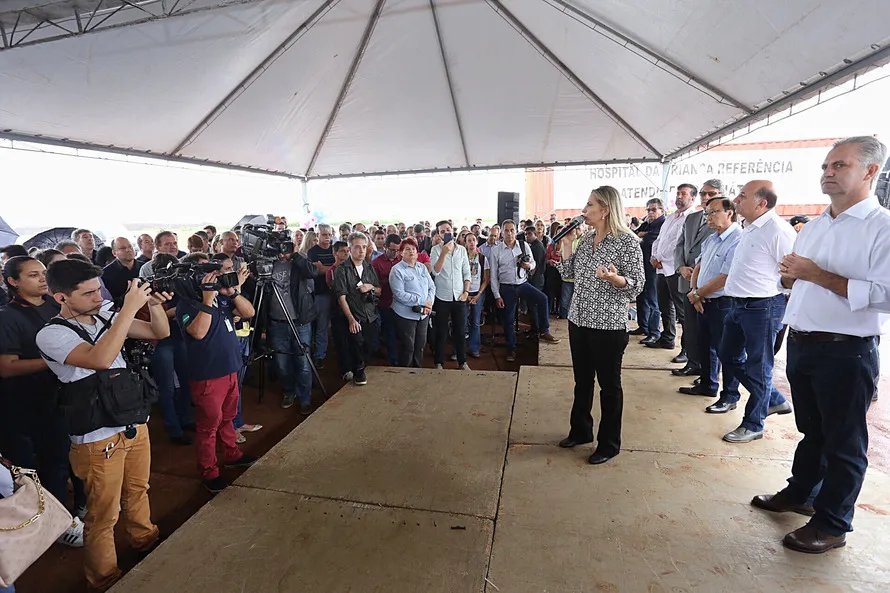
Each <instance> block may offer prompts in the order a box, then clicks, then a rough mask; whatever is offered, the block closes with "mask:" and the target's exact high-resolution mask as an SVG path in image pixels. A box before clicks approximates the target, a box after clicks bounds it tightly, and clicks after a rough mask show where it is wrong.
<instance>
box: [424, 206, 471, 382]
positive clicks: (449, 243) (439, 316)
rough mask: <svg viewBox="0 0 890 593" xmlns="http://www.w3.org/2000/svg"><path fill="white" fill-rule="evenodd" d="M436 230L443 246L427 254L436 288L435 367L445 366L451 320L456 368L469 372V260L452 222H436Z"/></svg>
mask: <svg viewBox="0 0 890 593" xmlns="http://www.w3.org/2000/svg"><path fill="white" fill-rule="evenodd" d="M436 230H438V231H439V234H440V235H441V236H442V243H440V244H438V245H436V246H434V247H433V248H432V250H431V251H430V261H431V262H432V264H433V280H434V282H435V285H436V300H435V302H434V303H433V311H435V312H436V316H435V317H434V318H433V325H434V329H435V342H434V344H435V346H436V347H435V351H434V354H435V361H436V368H437V369H441V368H443V367H444V364H445V342H446V341H447V339H448V320H449V318H450V319H451V339H452V340H453V344H454V352H455V353H456V354H457V364H458V366H459V367H460V368H461V369H463V370H465V371H468V370H470V366H469V365H468V364H467V349H466V329H467V299H468V298H469V296H470V260H469V259H468V258H467V250H466V249H465V248H464V247H463V246H462V245H458V244H457V241H455V238H454V233H453V231H452V228H451V223H450V222H448V221H447V220H442V221H439V223H438V224H436Z"/></svg>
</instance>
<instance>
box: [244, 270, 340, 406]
mask: <svg viewBox="0 0 890 593" xmlns="http://www.w3.org/2000/svg"><path fill="white" fill-rule="evenodd" d="M256 284H257V290H256V294H255V295H254V298H253V308H254V311H255V313H254V318H255V319H257V320H260V319H261V317H260V308H261V307H262V306H263V297H264V295H265V292H266V287H267V286H271V287H272V294H273V295H274V297H275V299H276V300H277V301H278V305H279V306H280V307H281V310H282V311H287V307H286V306H285V304H284V298H283V297H282V296H281V291H280V290H278V287H277V286H275V283H274V282H272V278H271V277H269V276H259V277H257V279H256ZM285 317H287V325H288V327H289V328H290V331H291V334H292V335H293V336H294V340H295V341H296V343H297V347H298V348H299V349H300V355H301V356H305V357H306V362H308V363H309V368H310V369H312V374H313V375H314V376H315V380H316V382H317V383H318V386H319V387H320V388H321V392H322V393H323V394H324V397H325V399H327V398H328V392H327V390H326V389H325V387H324V383H323V382H322V380H321V377H320V376H319V374H318V369H316V368H315V364H314V363H313V362H312V356H310V355H309V352H308V351H307V350H306V346H304V345H303V342H301V341H300V335H299V332H297V326H296V325H294V320H293V319H291V318H290V316H289V315H285ZM265 329H266V328H262V329H261V328H260V325H259V321H258V323H257V324H256V325H255V326H254V340H253V345H252V347H251V353H254V352H257V351H260V352H261V354H256V355H254V356H253V358H251V359H250V360H249V361H248V362H247V363H246V365H245V366H244V367H242V370H246V368H247V365H252V364H254V363H257V362H258V363H259V385H258V386H257V391H258V394H259V396H258V399H259V401H260V402H261V403H262V401H263V398H264V395H265V387H266V362H265V361H266V359H271V358H272V356H273V355H275V354H288V355H293V354H295V353H294V352H282V351H276V350H274V349H269V350H266V349H265V348H262V349H257V348H256V343H257V341H258V340H261V339H262V338H261V336H262V333H263V330H265Z"/></svg>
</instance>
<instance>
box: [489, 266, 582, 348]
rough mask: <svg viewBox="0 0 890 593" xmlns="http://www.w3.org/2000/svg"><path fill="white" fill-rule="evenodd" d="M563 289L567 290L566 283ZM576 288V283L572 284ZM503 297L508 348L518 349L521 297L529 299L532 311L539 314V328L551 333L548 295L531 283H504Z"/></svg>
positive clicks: (544, 332) (542, 331) (505, 334)
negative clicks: (517, 313)
mask: <svg viewBox="0 0 890 593" xmlns="http://www.w3.org/2000/svg"><path fill="white" fill-rule="evenodd" d="M562 286H563V291H565V286H566V285H565V284H563V285H562ZM572 287H573V288H574V285H572ZM501 298H502V299H504V336H505V337H506V338H507V349H508V350H516V327H515V324H514V321H515V320H516V301H518V300H519V299H520V298H522V299H525V300H527V301H528V304H529V306H530V307H531V309H532V310H531V311H530V313H531V314H532V315H533V316H535V315H536V316H537V329H538V331H539V332H540V333H542V334H549V333H550V317H549V313H548V310H547V309H548V307H547V295H546V294H544V293H543V292H541V291H540V290H538V289H537V288H535V287H534V286H532V285H531V284H529V283H528V282H523V283H522V284H502V285H501Z"/></svg>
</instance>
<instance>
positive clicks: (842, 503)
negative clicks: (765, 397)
mask: <svg viewBox="0 0 890 593" xmlns="http://www.w3.org/2000/svg"><path fill="white" fill-rule="evenodd" d="M878 367H879V361H878V350H877V343H876V340H875V338H873V337H872V338H855V339H851V340H849V341H845V342H823V343H818V342H817V343H808V342H800V341H797V340H795V339H794V338H793V337H792V336H789V339H788V366H787V373H788V382H789V383H790V384H791V395H792V397H793V398H794V419H795V421H796V422H797V430H799V431H800V432H801V433H803V439H801V441H800V442H799V443H798V444H797V450H796V451H795V452H794V464H793V465H792V466H791V479H789V480H788V491H789V494H790V495H791V498H792V499H793V500H794V501H795V502H797V501H800V502H809V503H812V505H813V507H814V508H815V509H816V514H815V515H813V518H812V519H811V521H812V522H815V523H816V524H817V525H818V526H819V528H820V529H822V530H823V531H825V532H826V533H828V534H830V535H841V534H842V533H846V532H848V531H852V529H853V527H852V522H853V510H854V508H855V506H856V499H857V498H858V497H859V490H860V489H861V488H862V481H863V479H864V478H865V469H866V467H867V466H868V455H867V453H868V424H867V421H866V413H867V412H868V408H869V406H870V405H871V398H872V396H873V395H874V392H875V379H876V377H877V373H878Z"/></svg>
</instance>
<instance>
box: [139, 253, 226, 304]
mask: <svg viewBox="0 0 890 593" xmlns="http://www.w3.org/2000/svg"><path fill="white" fill-rule="evenodd" d="M221 270H222V262H218V261H211V262H204V263H199V264H195V263H179V264H170V265H168V266H167V267H166V268H163V269H162V270H160V271H158V272H155V274H154V275H153V276H151V277H149V278H148V282H149V283H150V285H151V290H152V292H172V293H173V294H178V295H180V296H183V297H185V298H187V299H191V300H200V299H201V293H202V292H204V291H210V290H219V289H221V288H236V287H237V286H238V272H226V273H225V274H221V275H220V276H218V277H217V278H216V280H215V281H214V282H207V283H205V282H204V276H206V275H207V274H209V273H210V272H219V271H221Z"/></svg>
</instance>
